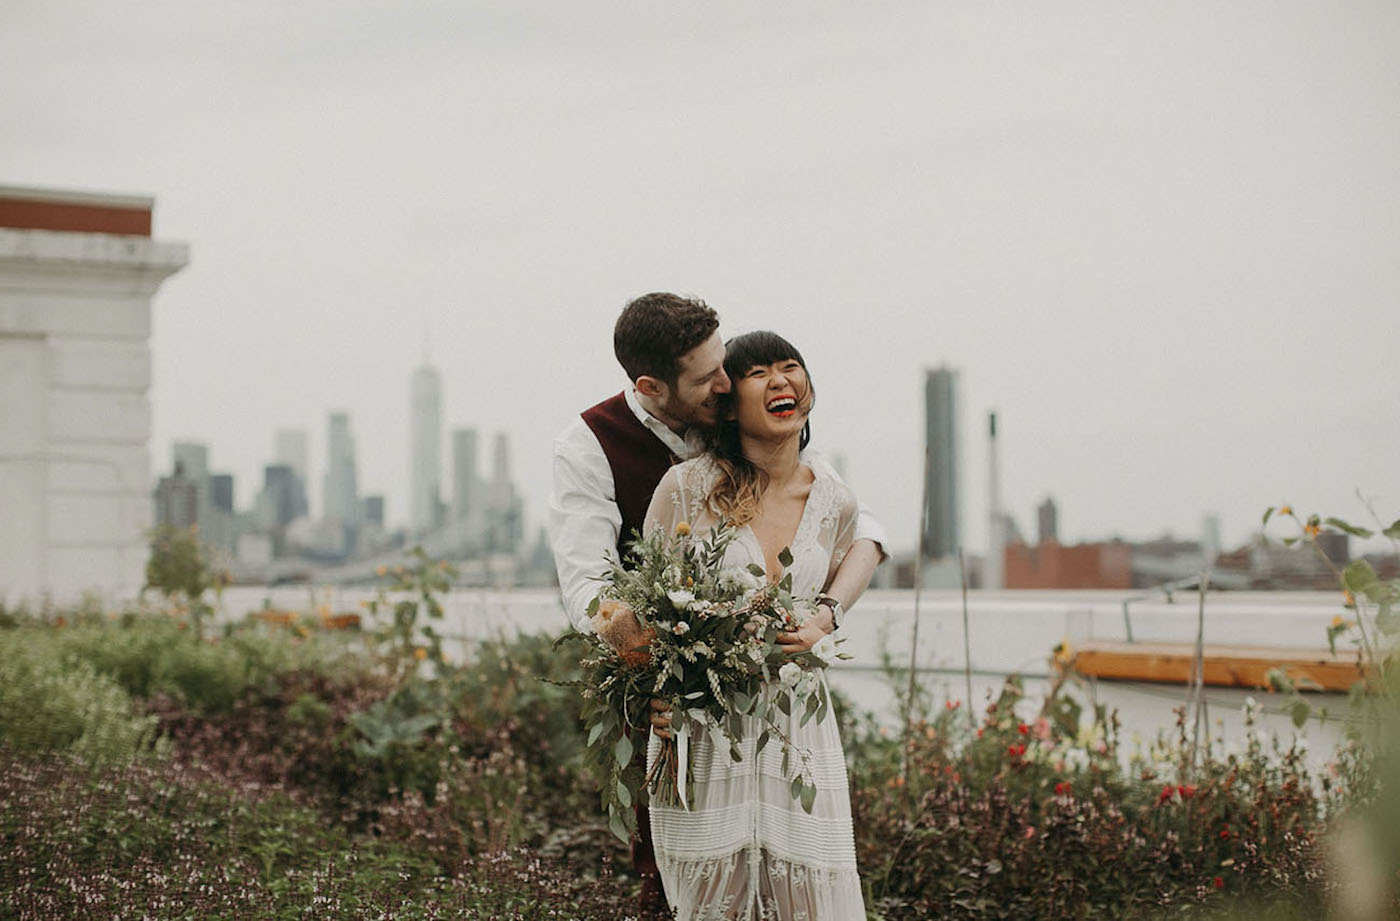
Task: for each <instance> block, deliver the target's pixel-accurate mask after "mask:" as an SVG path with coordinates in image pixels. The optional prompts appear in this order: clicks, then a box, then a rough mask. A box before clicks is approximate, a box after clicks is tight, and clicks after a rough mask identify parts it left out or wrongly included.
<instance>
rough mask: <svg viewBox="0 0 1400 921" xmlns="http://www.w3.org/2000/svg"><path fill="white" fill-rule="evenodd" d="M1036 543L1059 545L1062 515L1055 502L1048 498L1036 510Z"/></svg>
mask: <svg viewBox="0 0 1400 921" xmlns="http://www.w3.org/2000/svg"><path fill="white" fill-rule="evenodd" d="M1035 521H1036V542H1037V543H1041V544H1054V543H1059V540H1060V514H1059V510H1058V509H1056V508H1055V500H1054V499H1052V498H1050V497H1049V496H1047V497H1046V498H1045V501H1044V502H1042V503H1040V505H1039V507H1037V508H1036V510H1035Z"/></svg>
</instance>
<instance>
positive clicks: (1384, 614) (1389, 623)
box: [1376, 601, 1400, 636]
mask: <svg viewBox="0 0 1400 921" xmlns="http://www.w3.org/2000/svg"><path fill="white" fill-rule="evenodd" d="M1376 629H1377V630H1379V631H1380V632H1382V633H1384V634H1386V635H1387V636H1391V635H1394V634H1395V633H1400V614H1396V613H1395V611H1394V610H1393V609H1392V608H1391V606H1390V602H1389V601H1383V602H1381V604H1380V607H1379V610H1377V611H1376Z"/></svg>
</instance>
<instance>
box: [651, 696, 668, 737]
mask: <svg viewBox="0 0 1400 921" xmlns="http://www.w3.org/2000/svg"><path fill="white" fill-rule="evenodd" d="M651 729H652V732H655V733H656V734H657V735H658V736H660V737H661V738H663V739H669V738H671V705H670V704H668V703H666V701H664V700H662V699H660V698H659V697H653V698H652V699H651Z"/></svg>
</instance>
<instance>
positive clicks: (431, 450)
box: [409, 365, 442, 534]
mask: <svg viewBox="0 0 1400 921" xmlns="http://www.w3.org/2000/svg"><path fill="white" fill-rule="evenodd" d="M412 389H413V394H412V407H411V415H410V428H411V432H410V452H411V458H410V459H411V466H410V472H409V490H410V491H411V493H412V495H411V498H410V502H409V516H410V517H409V526H410V528H411V529H412V530H413V531H414V532H415V533H417V534H423V533H425V532H427V531H431V530H433V529H434V528H436V527H437V526H438V525H439V524H440V522H439V521H438V506H439V504H440V496H441V489H442V377H441V376H440V375H439V374H438V372H437V369H436V368H434V367H432V366H431V365H423V366H422V367H420V368H419V369H418V370H417V371H414V372H413V388H412Z"/></svg>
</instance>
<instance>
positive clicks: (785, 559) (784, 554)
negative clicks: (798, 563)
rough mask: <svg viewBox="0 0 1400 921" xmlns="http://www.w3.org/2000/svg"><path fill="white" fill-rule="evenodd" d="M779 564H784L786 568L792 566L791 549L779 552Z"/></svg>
mask: <svg viewBox="0 0 1400 921" xmlns="http://www.w3.org/2000/svg"><path fill="white" fill-rule="evenodd" d="M778 562H779V563H782V564H783V566H784V567H787V566H791V565H792V548H791V547H784V548H783V549H782V550H780V551H778Z"/></svg>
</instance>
